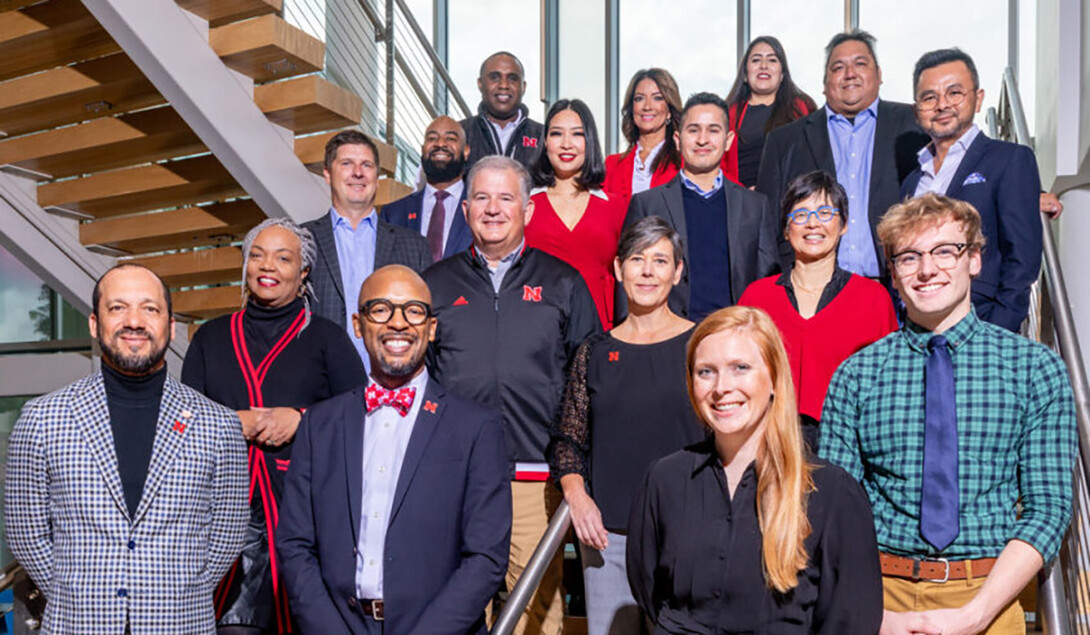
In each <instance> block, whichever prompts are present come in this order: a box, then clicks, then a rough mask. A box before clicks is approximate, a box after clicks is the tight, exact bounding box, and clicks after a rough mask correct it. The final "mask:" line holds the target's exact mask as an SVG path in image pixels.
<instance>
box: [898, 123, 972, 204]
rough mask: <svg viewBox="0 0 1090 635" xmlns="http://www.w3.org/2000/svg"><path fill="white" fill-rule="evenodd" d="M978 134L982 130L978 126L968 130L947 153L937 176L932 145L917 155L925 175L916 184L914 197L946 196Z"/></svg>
mask: <svg viewBox="0 0 1090 635" xmlns="http://www.w3.org/2000/svg"><path fill="white" fill-rule="evenodd" d="M978 134H980V128H977V127H976V124H973V125H972V127H971V128H969V129H968V130H966V131H965V134H963V135H961V138H959V139H958V140H957V141H955V142H954V145H952V146H950V149H949V150H947V151H946V158H945V159H943V160H942V167H940V168H939V171H938V173H937V174H936V173H935V154H934V153H933V152H931V144H930V143H929V144H927V145H926V146H924V147H923V149H921V150H920V152H919V154H918V155H917V156H918V157H919V159H920V171H921V172H922V173H923V174H921V175H920V182H919V183H917V184H916V191H915V192H913V193H912V195H913V196H920V195H922V194H926V193H928V192H934V193H935V194H946V191H947V190H949V189H950V181H953V180H954V174H955V173H956V172H957V171H958V168H959V167H961V160H962V159H964V158H965V153H966V152H968V151H969V146H971V145H973V140H975V139H976V136H977V135H978Z"/></svg>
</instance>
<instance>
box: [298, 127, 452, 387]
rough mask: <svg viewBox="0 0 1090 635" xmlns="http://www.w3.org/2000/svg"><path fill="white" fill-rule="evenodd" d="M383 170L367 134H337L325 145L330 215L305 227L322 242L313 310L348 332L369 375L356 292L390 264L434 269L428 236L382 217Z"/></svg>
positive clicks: (313, 275) (418, 269)
mask: <svg viewBox="0 0 1090 635" xmlns="http://www.w3.org/2000/svg"><path fill="white" fill-rule="evenodd" d="M378 170H379V162H378V148H377V147H375V143H374V142H373V141H371V140H370V139H368V138H367V136H366V135H364V134H363V133H361V132H359V131H357V130H345V131H343V132H340V133H338V134H336V135H334V136H333V138H332V139H330V140H329V142H328V143H326V147H325V170H324V174H325V181H326V183H328V184H329V193H330V199H331V200H332V204H331V206H330V208H329V213H327V214H323V215H322V216H320V217H318V218H317V219H315V220H312V221H308V222H306V223H303V227H306V228H307V229H309V230H310V232H311V233H312V234H314V240H315V242H316V243H318V259H317V261H315V263H314V271H311V272H310V281H311V284H312V285H313V287H314V294H315V295H316V296H317V300H318V305H317V306H316V307H314V310H315V312H317V313H318V315H321V316H322V317H325V318H328V319H330V320H333V321H334V322H336V323H337V324H340V326H341V328H343V329H344V330H345V332H346V333H348V337H349V338H350V339H351V340H352V343H353V344H355V345H356V351H357V352H358V353H359V355H360V359H362V360H363V365H364V366H365V367H367V370H368V372H370V370H371V368H370V363H371V360H370V357H369V356H368V355H367V349H366V348H364V346H363V340H361V339H360V338H359V337H356V334H355V332H354V331H353V329H352V315H353V314H354V313H356V309H357V307H356V305H355V300H356V291H355V290H357V289H359V288H360V287H361V286H363V281H364V280H366V279H367V276H369V275H371V272H372V271H374V270H376V269H380V268H382V267H384V266H386V265H394V264H396V265H405V266H406V267H408V268H410V269H412V270H413V271H416V272H417V273H420V272H422V271H423V270H424V269H426V268H427V267H428V266H429V265H431V255H430V253H429V252H428V242H427V241H426V240H424V237H423V236H421V235H420V234H418V233H417V232H414V231H412V230H410V229H406V228H404V227H398V226H396V225H391V224H390V223H387V222H385V221H382V220H380V219H379V215H378V212H377V211H376V210H375V193H376V192H377V191H378ZM345 289H348V291H349V292H348V294H347V295H345ZM345 298H347V299H348V300H347V301H346V300H345Z"/></svg>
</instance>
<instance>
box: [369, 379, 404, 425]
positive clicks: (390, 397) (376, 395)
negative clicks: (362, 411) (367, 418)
mask: <svg viewBox="0 0 1090 635" xmlns="http://www.w3.org/2000/svg"><path fill="white" fill-rule="evenodd" d="M364 398H365V399H366V401H367V412H368V414H370V413H371V412H373V411H374V410H375V408H378V407H379V406H390V407H391V408H393V409H394V410H397V412H398V414H400V415H401V416H402V417H404V416H405V415H407V414H409V408H412V407H413V399H415V398H416V388H414V387H412V386H406V387H404V388H396V389H394V390H387V389H385V388H383V387H382V386H379V385H378V384H374V383H372V384H370V385H368V386H367V390H366V391H364Z"/></svg>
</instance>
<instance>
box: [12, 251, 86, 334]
mask: <svg viewBox="0 0 1090 635" xmlns="http://www.w3.org/2000/svg"><path fill="white" fill-rule="evenodd" d="M86 337H88V334H87V318H86V316H84V315H83V314H81V313H80V312H79V311H77V310H76V309H74V308H73V307H72V306H71V305H69V304H68V303H67V302H65V301H64V300H62V299H61V297H60V296H59V295H57V294H56V293H54V292H53V291H52V290H51V289H50V288H49V287H48V286H47V285H46V284H45V283H44V282H42V280H41V279H40V278H38V276H36V275H34V272H32V271H31V270H30V269H28V268H27V267H26V266H24V265H23V263H21V262H19V261H18V260H17V259H16V258H15V256H13V255H12V254H11V253H10V252H8V251H7V250H6V249H4V248H3V247H0V343H9V342H41V341H44V340H56V339H83V338H86Z"/></svg>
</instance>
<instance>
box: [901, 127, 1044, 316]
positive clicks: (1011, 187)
mask: <svg viewBox="0 0 1090 635" xmlns="http://www.w3.org/2000/svg"><path fill="white" fill-rule="evenodd" d="M922 176H923V171H922V170H921V169H920V168H918V167H917V168H916V170H915V171H914V172H912V174H910V175H909V176H908V178H907V179H905V182H904V185H903V186H902V188H901V194H902V195H903V196H905V197H908V196H912V195H913V194H914V193H915V192H916V186H917V185H918V184H919V183H920V177H922ZM970 176H972V178H969V177H970ZM946 195H947V196H949V197H951V198H956V199H958V200H962V201H965V202H967V203H971V204H972V206H973V207H975V208H976V210H977V211H978V212H980V220H981V225H982V229H983V231H984V240H985V241H986V243H985V245H984V254H983V263H982V264H983V266H982V267H981V270H980V275H979V276H977V277H976V278H975V279H974V280H973V305H974V306H975V307H976V312H977V315H979V316H980V318H981V319H983V320H987V321H988V322H991V323H992V324H996V325H999V326H1002V327H1003V328H1006V329H1008V330H1011V331H1014V332H1016V333H1017V332H1018V329H1019V328H1020V327H1021V325H1022V320H1024V319H1025V317H1026V313H1027V312H1028V311H1029V288H1030V286H1031V285H1032V284H1033V282H1034V281H1035V280H1036V279H1037V275H1038V273H1039V272H1040V270H1041V250H1042V249H1043V244H1042V240H1043V236H1042V232H1043V231H1044V230H1043V229H1042V225H1041V201H1040V197H1041V177H1040V175H1039V174H1038V172H1037V159H1036V158H1035V157H1034V156H1033V151H1032V150H1030V149H1029V148H1027V147H1026V146H1022V145H1018V144H1016V143H1008V142H1006V141H998V140H996V139H990V138H988V137H986V136H985V135H984V133H983V132H981V133H980V134H978V135H977V137H976V139H973V143H972V144H970V145H969V149H968V150H966V152H965V156H964V157H962V159H961V164H960V165H959V166H958V169H957V172H956V173H954V178H953V180H951V181H950V187H949V189H948V190H947V191H946Z"/></svg>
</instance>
